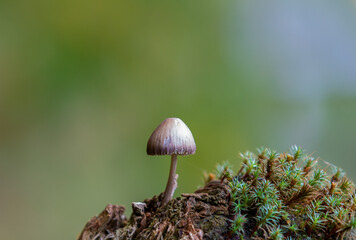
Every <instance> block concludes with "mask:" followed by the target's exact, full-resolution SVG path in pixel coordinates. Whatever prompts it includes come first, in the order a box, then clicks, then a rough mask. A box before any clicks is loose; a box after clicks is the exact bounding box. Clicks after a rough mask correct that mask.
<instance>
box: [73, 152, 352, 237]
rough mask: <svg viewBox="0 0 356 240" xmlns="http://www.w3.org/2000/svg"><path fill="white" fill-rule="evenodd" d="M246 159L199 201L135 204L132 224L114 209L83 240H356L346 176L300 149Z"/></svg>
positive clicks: (220, 174)
mask: <svg viewBox="0 0 356 240" xmlns="http://www.w3.org/2000/svg"><path fill="white" fill-rule="evenodd" d="M241 157H242V159H243V165H242V167H241V169H240V170H239V171H238V172H237V174H234V173H233V171H232V170H231V167H230V166H229V165H227V164H222V165H218V167H217V170H216V173H215V174H208V175H207V177H206V179H205V186H204V187H203V188H200V189H198V190H197V191H195V193H191V194H182V195H181V197H178V198H176V199H171V200H170V201H169V202H168V203H167V204H162V200H163V194H161V195H159V196H155V197H153V198H151V199H147V200H145V201H143V202H134V203H132V209H133V213H132V214H131V217H130V218H129V219H127V218H126V217H125V215H124V211H125V208H124V207H123V206H118V205H108V206H107V207H106V208H105V210H104V211H103V212H102V213H101V214H100V215H98V216H96V217H93V218H92V219H91V220H90V221H89V222H88V223H87V224H86V226H85V228H84V229H83V231H82V233H81V234H80V236H79V237H78V240H104V239H111V240H123V239H125V240H136V239H137V240H140V239H142V240H156V239H157V240H161V239H186V240H200V239H207V240H208V239H217V240H219V239H240V240H242V239H244V240H263V239H271V240H282V239H287V240H294V239H295V240H319V239H324V240H328V239H330V240H352V239H353V240H354V239H356V190H355V189H356V188H355V184H354V183H353V182H352V181H351V180H349V179H348V178H347V177H346V176H345V174H344V173H343V171H342V170H341V169H340V168H337V167H335V166H333V165H331V164H328V163H327V164H326V167H324V168H323V169H321V168H320V167H318V166H317V162H318V159H314V158H313V157H311V156H310V155H307V154H303V152H302V150H301V149H300V148H298V147H296V146H293V147H291V149H290V151H289V152H288V153H281V154H280V153H277V152H275V151H271V150H270V149H266V148H262V149H259V151H258V154H253V153H250V152H247V153H245V154H241Z"/></svg>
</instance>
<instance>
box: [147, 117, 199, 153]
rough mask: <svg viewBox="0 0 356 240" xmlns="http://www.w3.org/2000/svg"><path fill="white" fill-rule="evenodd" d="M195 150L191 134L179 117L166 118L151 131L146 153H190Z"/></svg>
mask: <svg viewBox="0 0 356 240" xmlns="http://www.w3.org/2000/svg"><path fill="white" fill-rule="evenodd" d="M195 150H196V146H195V142H194V138H193V135H192V133H191V131H190V130H189V128H188V127H187V125H185V123H184V122H183V121H182V120H180V119H179V118H167V119H166V120H164V121H163V122H162V123H161V124H160V125H159V126H158V127H157V128H156V129H155V130H154V132H153V133H152V135H151V137H150V139H149V140H148V143H147V154H148V155H173V154H177V155H190V154H194V153H195Z"/></svg>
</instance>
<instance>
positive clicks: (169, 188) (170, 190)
mask: <svg viewBox="0 0 356 240" xmlns="http://www.w3.org/2000/svg"><path fill="white" fill-rule="evenodd" d="M176 169H177V154H173V155H171V170H170V171H169V178H168V182H167V185H166V190H164V198H163V201H162V205H165V204H166V203H167V202H168V201H169V200H170V199H171V198H172V196H173V194H174V191H175V190H176V188H177V177H178V176H176Z"/></svg>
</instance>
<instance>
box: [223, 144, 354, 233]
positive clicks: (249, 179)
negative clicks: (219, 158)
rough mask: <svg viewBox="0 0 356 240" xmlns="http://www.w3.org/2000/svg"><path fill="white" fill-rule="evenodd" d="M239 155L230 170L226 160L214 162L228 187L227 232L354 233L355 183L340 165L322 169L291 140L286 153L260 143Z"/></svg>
mask: <svg viewBox="0 0 356 240" xmlns="http://www.w3.org/2000/svg"><path fill="white" fill-rule="evenodd" d="M241 156H242V158H243V166H242V168H241V169H240V171H239V172H238V174H237V175H236V176H233V174H232V173H231V170H230V168H229V167H227V165H225V166H220V167H218V174H219V178H220V179H222V180H224V181H226V182H227V184H228V185H229V187H230V203H229V210H230V212H231V213H232V217H231V219H230V222H231V227H230V230H231V231H230V237H231V238H234V239H236V238H237V239H355V238H356V232H355V228H356V218H355V207H356V195H355V186H354V184H353V183H352V182H351V181H350V180H349V179H347V178H346V177H345V176H343V173H342V171H341V170H340V169H337V168H336V167H334V166H331V165H329V166H328V167H327V168H326V169H327V170H331V174H329V175H328V171H327V170H326V169H324V170H323V169H320V168H317V167H316V165H317V160H316V159H314V158H313V157H311V156H309V155H305V154H303V153H302V151H301V149H300V148H298V147H296V146H293V147H291V149H290V152H289V153H282V154H279V153H277V152H275V151H272V150H270V149H267V148H262V149H259V150H258V154H257V155H255V154H253V153H250V152H247V153H245V154H241Z"/></svg>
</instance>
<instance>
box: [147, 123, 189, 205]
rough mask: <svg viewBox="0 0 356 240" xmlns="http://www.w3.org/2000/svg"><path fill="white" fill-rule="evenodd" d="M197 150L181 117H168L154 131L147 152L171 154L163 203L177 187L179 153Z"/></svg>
mask: <svg viewBox="0 0 356 240" xmlns="http://www.w3.org/2000/svg"><path fill="white" fill-rule="evenodd" d="M195 150H196V146H195V142H194V138H193V135H192V133H191V131H190V130H189V128H188V127H187V125H185V123H184V122H183V121H182V120H180V119H179V118H167V119H166V120H164V121H163V122H162V123H161V124H160V125H159V126H158V127H157V128H156V129H155V130H154V132H153V133H152V135H151V137H150V139H149V140H148V143H147V154H148V155H171V169H170V172H169V178H168V182H167V185H166V190H165V191H164V197H163V201H162V205H164V204H166V203H167V202H168V201H169V200H170V199H171V198H172V196H173V194H174V191H175V189H176V188H177V178H178V174H176V168H177V155H191V154H194V153H195Z"/></svg>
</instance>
